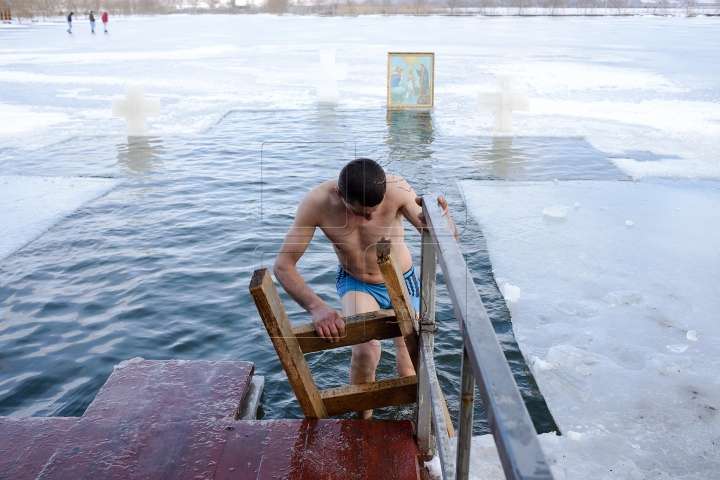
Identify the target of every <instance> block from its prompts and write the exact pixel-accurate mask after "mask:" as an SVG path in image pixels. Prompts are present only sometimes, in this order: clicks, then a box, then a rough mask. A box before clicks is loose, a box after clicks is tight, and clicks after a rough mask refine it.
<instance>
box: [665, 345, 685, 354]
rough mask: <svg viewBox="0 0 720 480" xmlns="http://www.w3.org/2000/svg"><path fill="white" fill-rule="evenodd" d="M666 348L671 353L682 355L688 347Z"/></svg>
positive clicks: (669, 346) (674, 346) (670, 346)
mask: <svg viewBox="0 0 720 480" xmlns="http://www.w3.org/2000/svg"><path fill="white" fill-rule="evenodd" d="M667 348H668V350H670V351H671V352H672V353H682V352H684V351H685V350H687V349H688V346H687V345H668V346H667Z"/></svg>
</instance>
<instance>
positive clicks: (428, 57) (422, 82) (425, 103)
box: [387, 53, 435, 108]
mask: <svg viewBox="0 0 720 480" xmlns="http://www.w3.org/2000/svg"><path fill="white" fill-rule="evenodd" d="M434 78H435V54H434V53H388V91H387V102H388V108H433V106H434V87H435V81H434Z"/></svg>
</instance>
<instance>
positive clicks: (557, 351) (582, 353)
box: [547, 345, 598, 366]
mask: <svg viewBox="0 0 720 480" xmlns="http://www.w3.org/2000/svg"><path fill="white" fill-rule="evenodd" d="M547 361H548V362H551V363H554V364H556V365H565V366H578V365H588V364H592V363H597V362H598V358H597V356H595V355H594V354H592V353H590V352H589V351H587V350H583V349H581V348H577V347H573V346H572V345H556V346H554V347H551V348H550V350H548V356H547Z"/></svg>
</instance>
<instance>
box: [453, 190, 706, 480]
mask: <svg viewBox="0 0 720 480" xmlns="http://www.w3.org/2000/svg"><path fill="white" fill-rule="evenodd" d="M462 186H463V188H464V190H465V192H466V195H467V205H468V210H469V211H470V212H471V213H472V214H473V215H474V216H475V217H476V218H477V219H478V220H479V222H480V224H481V227H482V230H483V233H484V235H485V237H486V239H487V245H488V251H489V254H490V260H491V262H492V267H493V272H494V275H495V279H496V282H497V284H498V285H500V286H505V284H508V285H511V286H513V287H516V288H518V289H519V292H518V291H517V290H515V289H509V290H508V288H504V289H503V288H502V287H501V291H503V293H507V292H508V291H511V292H512V294H513V295H512V296H513V300H515V301H508V302H507V305H508V308H509V309H510V312H511V314H512V322H513V329H514V332H515V336H516V338H517V341H518V345H519V346H520V349H521V351H522V352H523V355H524V356H525V359H526V361H527V363H528V365H529V366H530V368H531V370H532V372H533V374H534V376H535V379H536V380H537V383H538V385H539V387H540V389H541V391H542V393H543V395H544V396H545V400H546V401H547V404H548V407H549V408H550V411H551V412H552V414H553V417H554V418H555V421H556V422H557V424H558V427H559V428H560V431H561V432H562V433H563V438H562V439H550V440H545V441H546V442H550V443H549V444H547V443H544V445H551V446H550V447H548V449H546V453H547V454H548V456H549V457H550V459H551V462H550V463H551V464H555V465H556V467H554V468H553V472H554V473H555V478H667V477H666V476H667V475H677V476H679V477H680V478H713V477H715V476H716V475H717V472H718V471H720V443H719V442H718V439H719V438H720V190H719V189H718V188H717V184H716V183H714V182H671V181H660V180H657V181H654V182H589V181H573V182H559V183H557V184H556V183H555V182H467V181H466V182H462ZM561 206H565V207H567V209H564V208H563V209H561V208H560V207H561ZM560 210H562V211H564V212H565V215H564V216H557V215H548V214H547V212H548V211H550V212H556V211H560ZM543 212H545V214H544V213H543ZM628 220H630V223H628V222H627V221H628ZM691 330H695V331H696V332H697V335H698V337H697V338H698V340H697V341H693V340H692V339H689V338H688V332H689V331H691ZM690 333H691V335H690V336H691V337H693V338H694V332H690ZM641 474H642V475H646V477H642V476H641ZM475 475H481V476H479V477H476V478H486V477H483V476H482V473H481V472H475ZM663 475H664V476H663Z"/></svg>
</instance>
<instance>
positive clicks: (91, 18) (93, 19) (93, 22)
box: [90, 10, 95, 33]
mask: <svg viewBox="0 0 720 480" xmlns="http://www.w3.org/2000/svg"><path fill="white" fill-rule="evenodd" d="M90 30H92V33H95V15H93V11H92V10H90Z"/></svg>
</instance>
